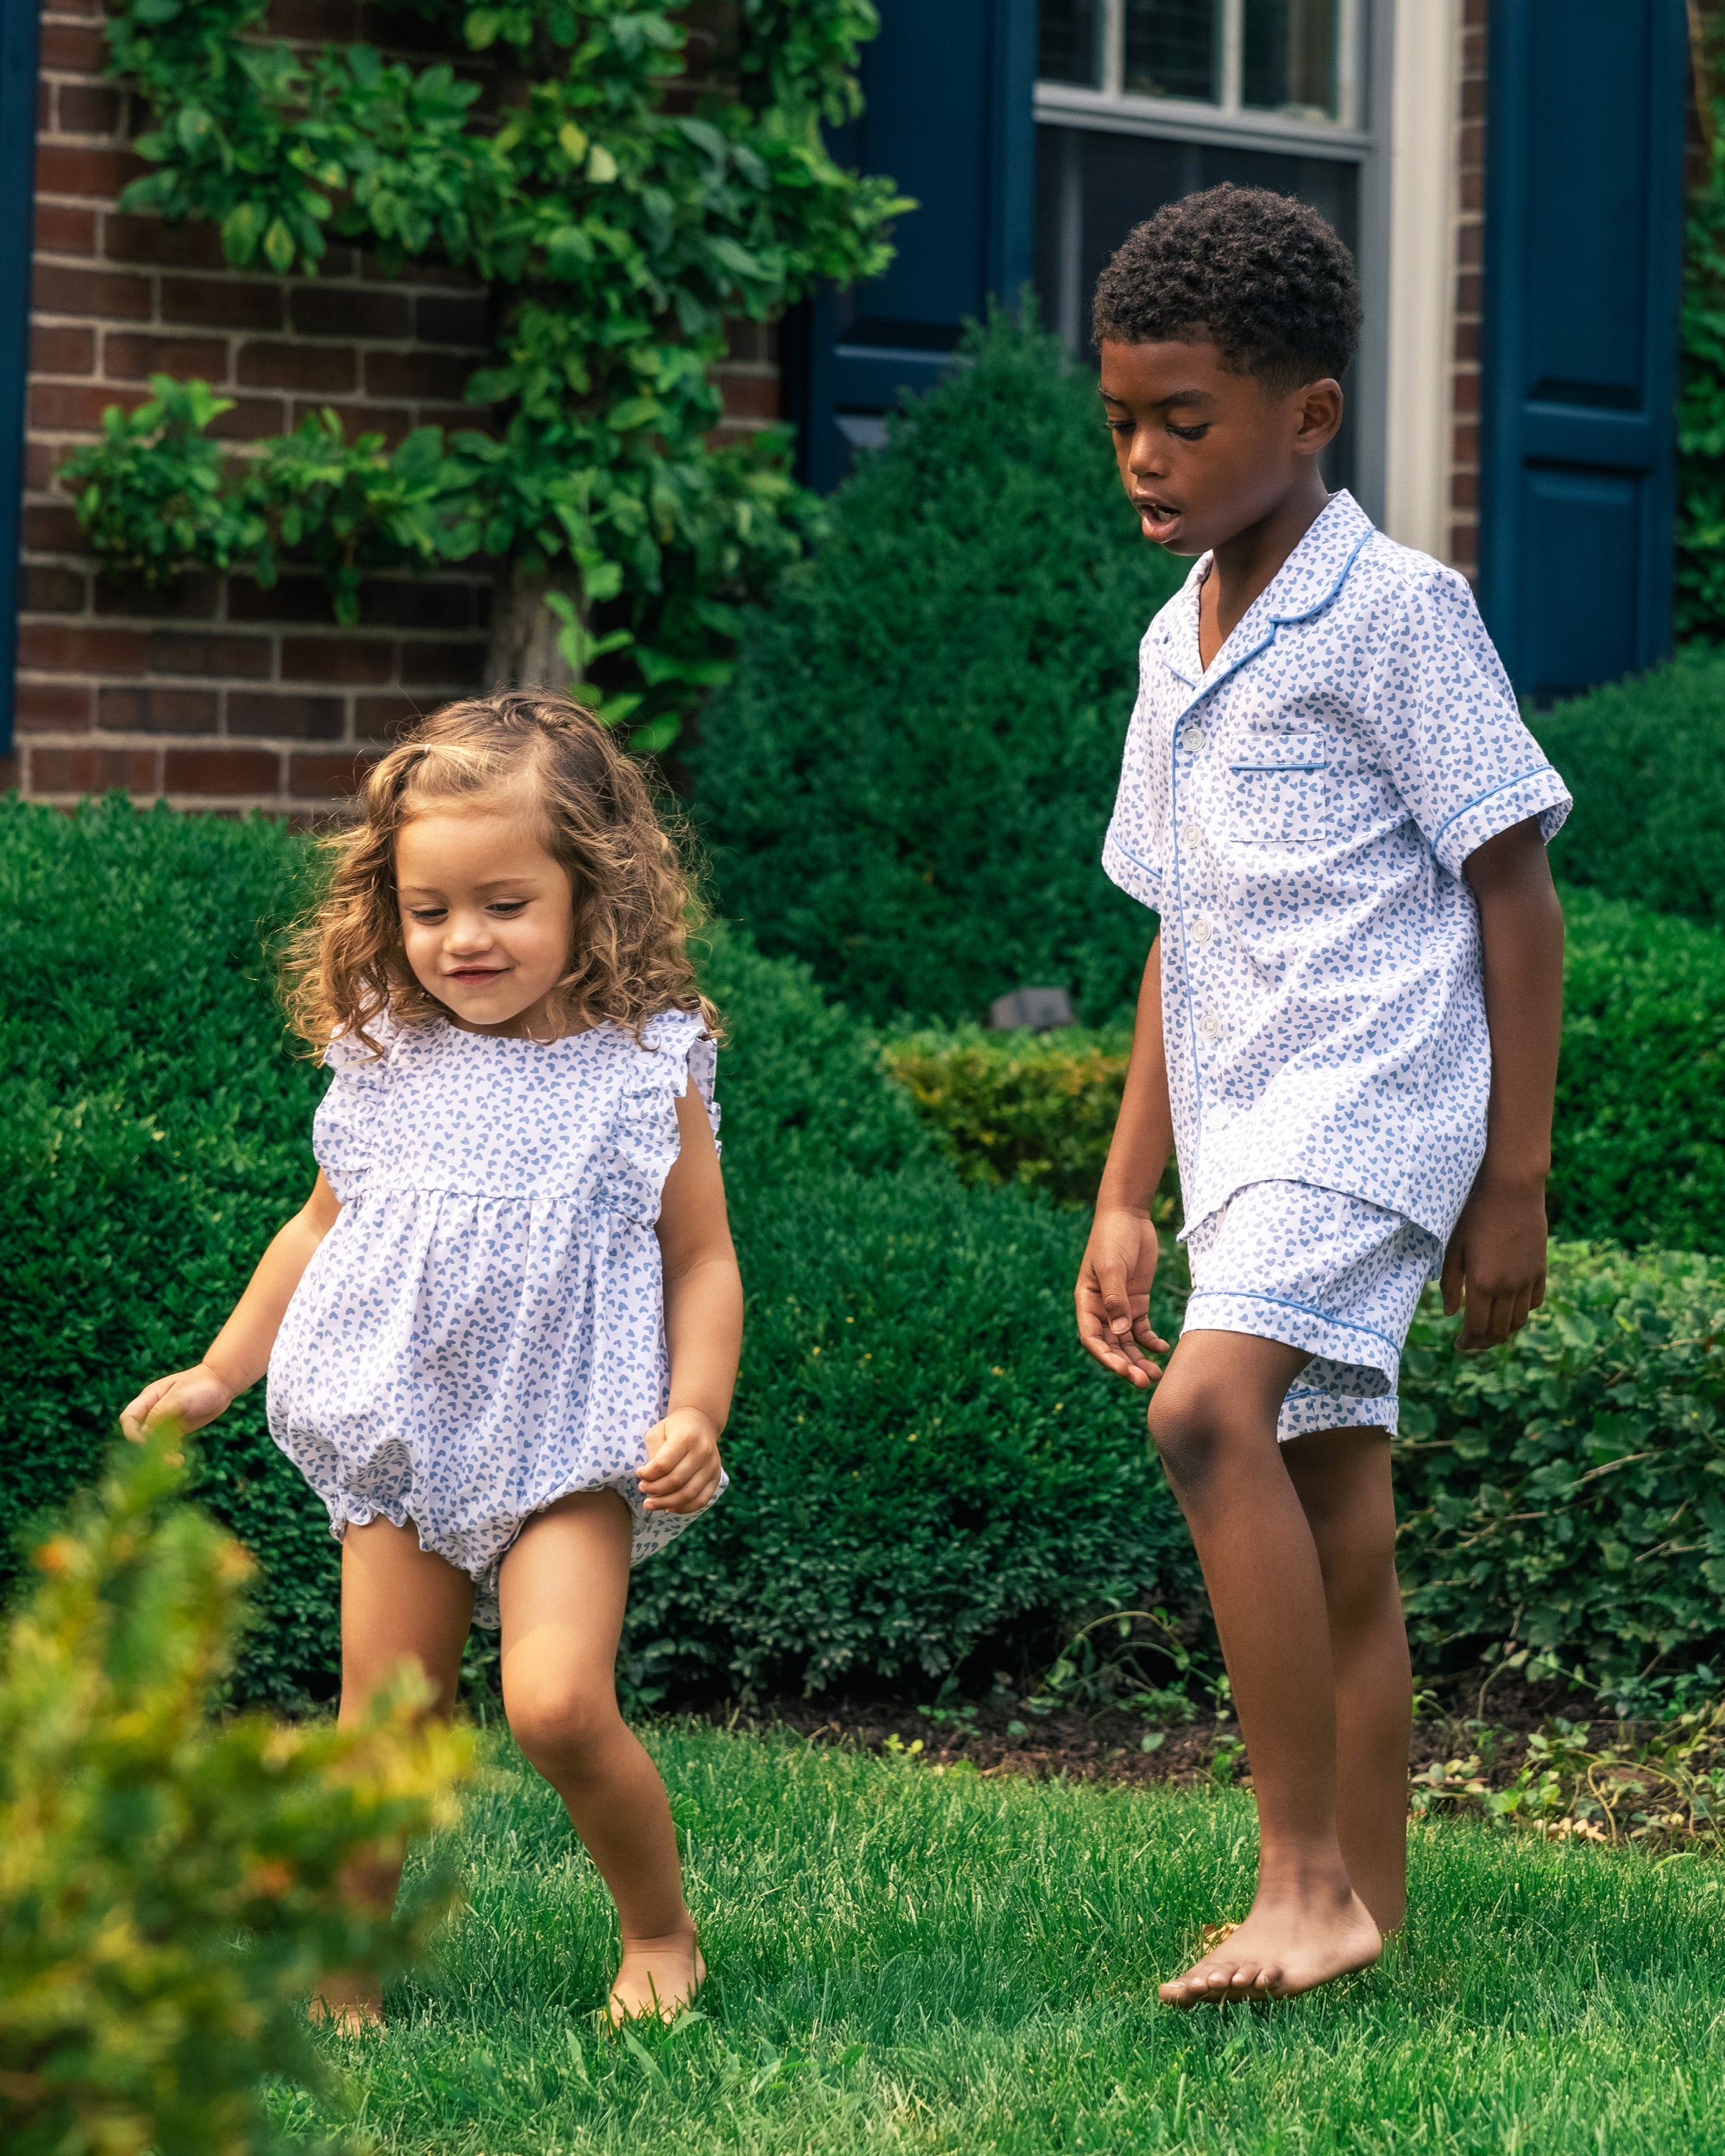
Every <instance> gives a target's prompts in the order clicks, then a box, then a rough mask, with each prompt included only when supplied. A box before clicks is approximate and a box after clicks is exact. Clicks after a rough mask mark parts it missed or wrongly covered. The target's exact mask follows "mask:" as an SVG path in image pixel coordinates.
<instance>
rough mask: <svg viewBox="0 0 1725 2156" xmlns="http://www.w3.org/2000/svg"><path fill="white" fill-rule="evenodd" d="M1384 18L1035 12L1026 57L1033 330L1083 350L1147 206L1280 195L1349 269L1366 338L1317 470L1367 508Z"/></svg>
mask: <svg viewBox="0 0 1725 2156" xmlns="http://www.w3.org/2000/svg"><path fill="white" fill-rule="evenodd" d="M1393 7H1394V0H1040V36H1039V43H1038V66H1037V75H1038V80H1037V85H1036V121H1037V173H1036V276H1035V282H1036V286H1037V290H1038V295H1039V297H1040V301H1041V305H1042V309H1043V312H1044V315H1045V318H1046V319H1047V321H1049V323H1050V326H1052V327H1054V328H1055V329H1057V330H1058V331H1059V332H1060V336H1061V337H1062V339H1063V341H1065V344H1066V345H1067V346H1069V348H1070V350H1072V351H1073V352H1075V353H1080V352H1086V351H1087V350H1088V347H1089V343H1090V301H1091V294H1092V292H1093V291H1094V290H1095V288H1096V279H1097V277H1098V276H1099V275H1100V274H1101V269H1102V267H1103V265H1104V264H1105V263H1106V261H1107V259H1108V257H1109V255H1110V254H1112V252H1113V251H1114V249H1116V248H1117V246H1118V245H1119V244H1120V243H1121V241H1122V239H1124V238H1125V237H1126V235H1127V233H1128V232H1129V231H1130V230H1131V229H1132V226H1133V225H1135V224H1137V223H1140V222H1141V221H1142V219H1143V218H1147V217H1148V216H1150V215H1151V214H1152V213H1153V212H1154V211H1155V210H1157V209H1158V208H1160V207H1161V206H1162V205H1163V203H1167V202H1172V201H1173V200H1175V199H1177V198H1178V197H1180V196H1182V195H1186V194H1192V193H1196V192H1197V191H1198V190H1199V189H1200V188H1203V187H1214V186H1215V185H1216V184H1218V182H1221V181H1224V180H1232V181H1234V182H1236V183H1237V184H1239V185H1240V186H1244V187H1271V188H1273V189H1275V190H1276V192H1277V193H1283V194H1292V195H1297V196H1298V197H1299V198H1301V200H1302V201H1306V202H1309V203H1312V205H1313V207H1314V208H1317V209H1318V210H1320V211H1322V213H1323V214H1324V216H1326V217H1327V218H1328V219H1329V220H1330V222H1331V223H1332V224H1333V225H1334V226H1335V228H1336V229H1337V232H1338V233H1339V234H1341V236H1342V238H1343V239H1344V240H1345V241H1346V242H1347V243H1348V245H1349V246H1350V247H1351V248H1352V249H1353V251H1354V254H1355V256H1356V258H1357V259H1358V260H1359V264H1360V269H1361V281H1362V285H1363V291H1364V296H1365V301H1366V308H1367V316H1368V327H1367V335H1366V337H1365V338H1364V339H1363V343H1362V350H1361V355H1360V358H1359V359H1358V360H1357V361H1356V362H1355V363H1354V365H1353V367H1350V368H1349V370H1348V377H1349V378H1348V381H1346V382H1344V383H1343V388H1344V390H1345V391H1347V392H1348V418H1347V419H1346V421H1345V422H1344V424H1343V434H1342V435H1341V436H1340V437H1339V438H1338V439H1337V444H1336V445H1335V448H1334V449H1333V450H1332V452H1331V453H1330V454H1328V456H1327V458H1326V469H1327V475H1328V476H1329V478H1330V480H1331V482H1332V485H1352V486H1354V487H1355V488H1356V489H1357V490H1358V489H1359V487H1360V484H1361V481H1362V480H1364V481H1365V489H1364V490H1365V492H1366V493H1367V494H1368V495H1372V494H1374V493H1375V492H1377V491H1378V480H1379V478H1380V475H1381V454H1382V453H1381V432H1382V429H1381V408H1382V395H1383V382H1382V378H1381V377H1382V350H1383V342H1384V339H1383V334H1382V331H1383V321H1382V316H1383V303H1384V293H1383V289H1382V287H1383V282H1384V280H1383V276H1382V275H1381V267H1382V263H1381V257H1382V253H1383V249H1382V244H1381V241H1382V234H1383V233H1384V230H1385V229H1386V227H1385V223H1384V210H1385V205H1384V203H1383V202H1382V201H1381V200H1380V197H1381V196H1382V193H1383V185H1382V174H1383V172H1384V161H1383V160H1382V159H1381V158H1380V157H1378V151H1379V150H1380V148H1381V141H1380V136H1379V131H1378V130H1377V129H1376V128H1375V127H1374V121H1376V119H1377V116H1378V115H1376V114H1375V112H1374V110H1373V107H1374V104H1376V103H1377V102H1378V101H1380V100H1374V98H1373V66H1374V64H1375V63H1376V62H1377V61H1378V59H1379V58H1380V55H1379V54H1376V53H1374V50H1373V47H1374V44H1380V45H1382V46H1383V47H1384V49H1386V50H1387V46H1388V42H1389V38H1388V33H1389V26H1390V18H1391V15H1392V13H1393ZM1373 18H1377V20H1376V21H1375V22H1374V19H1373ZM1374 30H1375V31H1378V32H1381V33H1382V34H1381V36H1377V37H1374ZM1382 101H1386V102H1387V100H1382ZM1368 506H1371V504H1370V502H1369V501H1368Z"/></svg>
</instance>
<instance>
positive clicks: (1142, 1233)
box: [1076, 936, 1174, 1391]
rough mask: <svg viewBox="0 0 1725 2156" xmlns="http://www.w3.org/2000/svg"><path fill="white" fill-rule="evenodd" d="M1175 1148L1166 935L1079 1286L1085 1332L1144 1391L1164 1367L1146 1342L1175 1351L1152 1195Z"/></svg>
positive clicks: (1148, 970)
mask: <svg viewBox="0 0 1725 2156" xmlns="http://www.w3.org/2000/svg"><path fill="white" fill-rule="evenodd" d="M1173 1149H1174V1124H1173V1111H1172V1110H1171V1109H1170V1108H1169V1106H1168V1060H1167V1054H1166V1050H1164V1048H1163V1038H1162V938H1161V937H1159V936H1158V937H1157V939H1156V941H1155V942H1153V944H1152V945H1151V947H1150V956H1149V957H1148V958H1147V960H1146V961H1145V964H1144V978H1143V981H1142V984H1141V986H1140V988H1139V989H1138V1015H1137V1024H1136V1025H1135V1026H1134V1027H1133V1029H1132V1060H1131V1062H1130V1064H1129V1065H1127V1074H1126V1087H1125V1091H1124V1093H1123V1095H1122V1099H1121V1103H1120V1115H1119V1118H1118V1120H1117V1122H1116V1123H1115V1126H1114V1137H1113V1142H1112V1143H1111V1145H1110V1146H1109V1147H1108V1164H1107V1166H1106V1168H1104V1169H1103V1170H1102V1183H1101V1189H1100V1190H1098V1191H1097V1193H1096V1219H1095V1220H1094V1222H1093V1223H1092V1224H1091V1231H1090V1240H1089V1242H1088V1243H1087V1244H1086V1246H1085V1252H1084V1262H1083V1264H1082V1265H1081V1266H1080V1268H1079V1272H1078V1286H1077V1290H1076V1302H1077V1306H1078V1337H1079V1338H1080V1339H1081V1341H1082V1342H1084V1344H1085V1346H1086V1347H1087V1348H1088V1349H1089V1351H1090V1353H1091V1354H1092V1355H1094V1356H1095V1357H1096V1360H1097V1362H1099V1363H1101V1364H1102V1366H1103V1368H1105V1369H1109V1370H1112V1371H1114V1372H1115V1373H1117V1375H1118V1376H1120V1377H1122V1378H1129V1379H1130V1380H1131V1381H1132V1383H1133V1384H1135V1385H1137V1387H1138V1388H1139V1389H1140V1390H1141V1391H1142V1390H1144V1389H1147V1388H1148V1387H1149V1386H1150V1385H1151V1384H1153V1383H1154V1382H1155V1380H1156V1379H1157V1378H1159V1377H1160V1376H1161V1374H1162V1372H1161V1369H1160V1368H1159V1367H1158V1365H1157V1364H1156V1363H1153V1362H1152V1361H1151V1359H1150V1358H1149V1356H1148V1355H1147V1354H1146V1353H1145V1352H1144V1351H1145V1349H1146V1348H1147V1347H1153V1348H1155V1349H1156V1350H1157V1351H1158V1353H1163V1354H1166V1353H1167V1352H1168V1342H1166V1341H1165V1340H1161V1339H1158V1337H1157V1336H1156V1334H1155V1333H1154V1332H1152V1330H1151V1328H1150V1284H1151V1282H1152V1281H1153V1280H1154V1279H1155V1277H1156V1259H1157V1249H1158V1246H1157V1240H1156V1224H1155V1222H1154V1221H1153V1219H1151V1217H1150V1202H1151V1200H1152V1199H1153V1198H1154V1196H1155V1195H1156V1186H1157V1185H1158V1183H1160V1182H1161V1180H1162V1172H1163V1169H1164V1168H1166V1167H1167V1166H1168V1155H1169V1154H1170V1153H1171V1152H1173Z"/></svg>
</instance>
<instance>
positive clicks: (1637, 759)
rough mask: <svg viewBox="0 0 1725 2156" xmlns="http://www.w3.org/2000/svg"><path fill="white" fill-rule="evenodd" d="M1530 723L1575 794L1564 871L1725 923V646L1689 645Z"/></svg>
mask: <svg viewBox="0 0 1725 2156" xmlns="http://www.w3.org/2000/svg"><path fill="white" fill-rule="evenodd" d="M1527 722H1528V724H1529V725H1530V726H1532V729H1533V731H1534V732H1535V733H1536V734H1537V735H1538V738H1539V742H1540V746H1541V747H1543V749H1544V750H1545V752H1546V753H1547V754H1548V756H1549V757H1551V760H1552V762H1553V763H1554V764H1555V765H1556V766H1557V767H1558V770H1559V771H1560V772H1562V773H1563V777H1564V778H1565V779H1566V780H1567V782H1568V787H1569V790H1570V792H1571V793H1573V794H1574V796H1575V807H1574V810H1573V811H1572V813H1571V814H1570V817H1569V820H1568V823H1566V824H1564V826H1563V829H1562V831H1560V832H1559V833H1558V837H1557V839H1556V840H1555V842H1554V843H1553V847H1552V863H1553V867H1554V868H1555V869H1556V870H1557V873H1558V875H1559V876H1560V877H1561V878H1562V879H1563V880H1564V881H1565V882H1566V883H1569V884H1580V885H1586V886H1587V887H1588V888H1589V889H1590V890H1594V891H1599V892H1601V893H1602V894H1603V895H1604V896H1606V897H1608V898H1627V899H1633V900H1635V901H1636V903H1637V904H1638V905H1641V906H1653V907H1655V908H1656V909H1657V911H1660V912H1661V913H1686V914H1688V915H1689V916H1691V917H1692V919H1694V920H1697V921H1709V922H1712V924H1713V925H1715V926H1716V927H1725V653H1720V652H1716V651H1710V650H1706V649H1689V650H1686V651H1682V652H1680V653H1679V654H1678V655H1677V657H1676V659H1674V660H1672V661H1671V664H1670V665H1668V666H1661V667H1660V668H1658V669H1657V670H1656V671H1655V672H1654V673H1651V674H1649V675H1645V676H1644V677H1643V678H1642V679H1641V680H1635V681H1619V682H1614V683H1613V684H1612V685H1610V686H1609V687H1608V688H1604V689H1594V690H1590V691H1589V693H1588V695H1586V696H1577V697H1575V698H1574V699H1572V700H1571V701H1569V702H1568V703H1564V704H1558V705H1557V706H1554V707H1553V709H1552V710H1551V711H1533V712H1530V713H1529V714H1528V719H1527Z"/></svg>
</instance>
